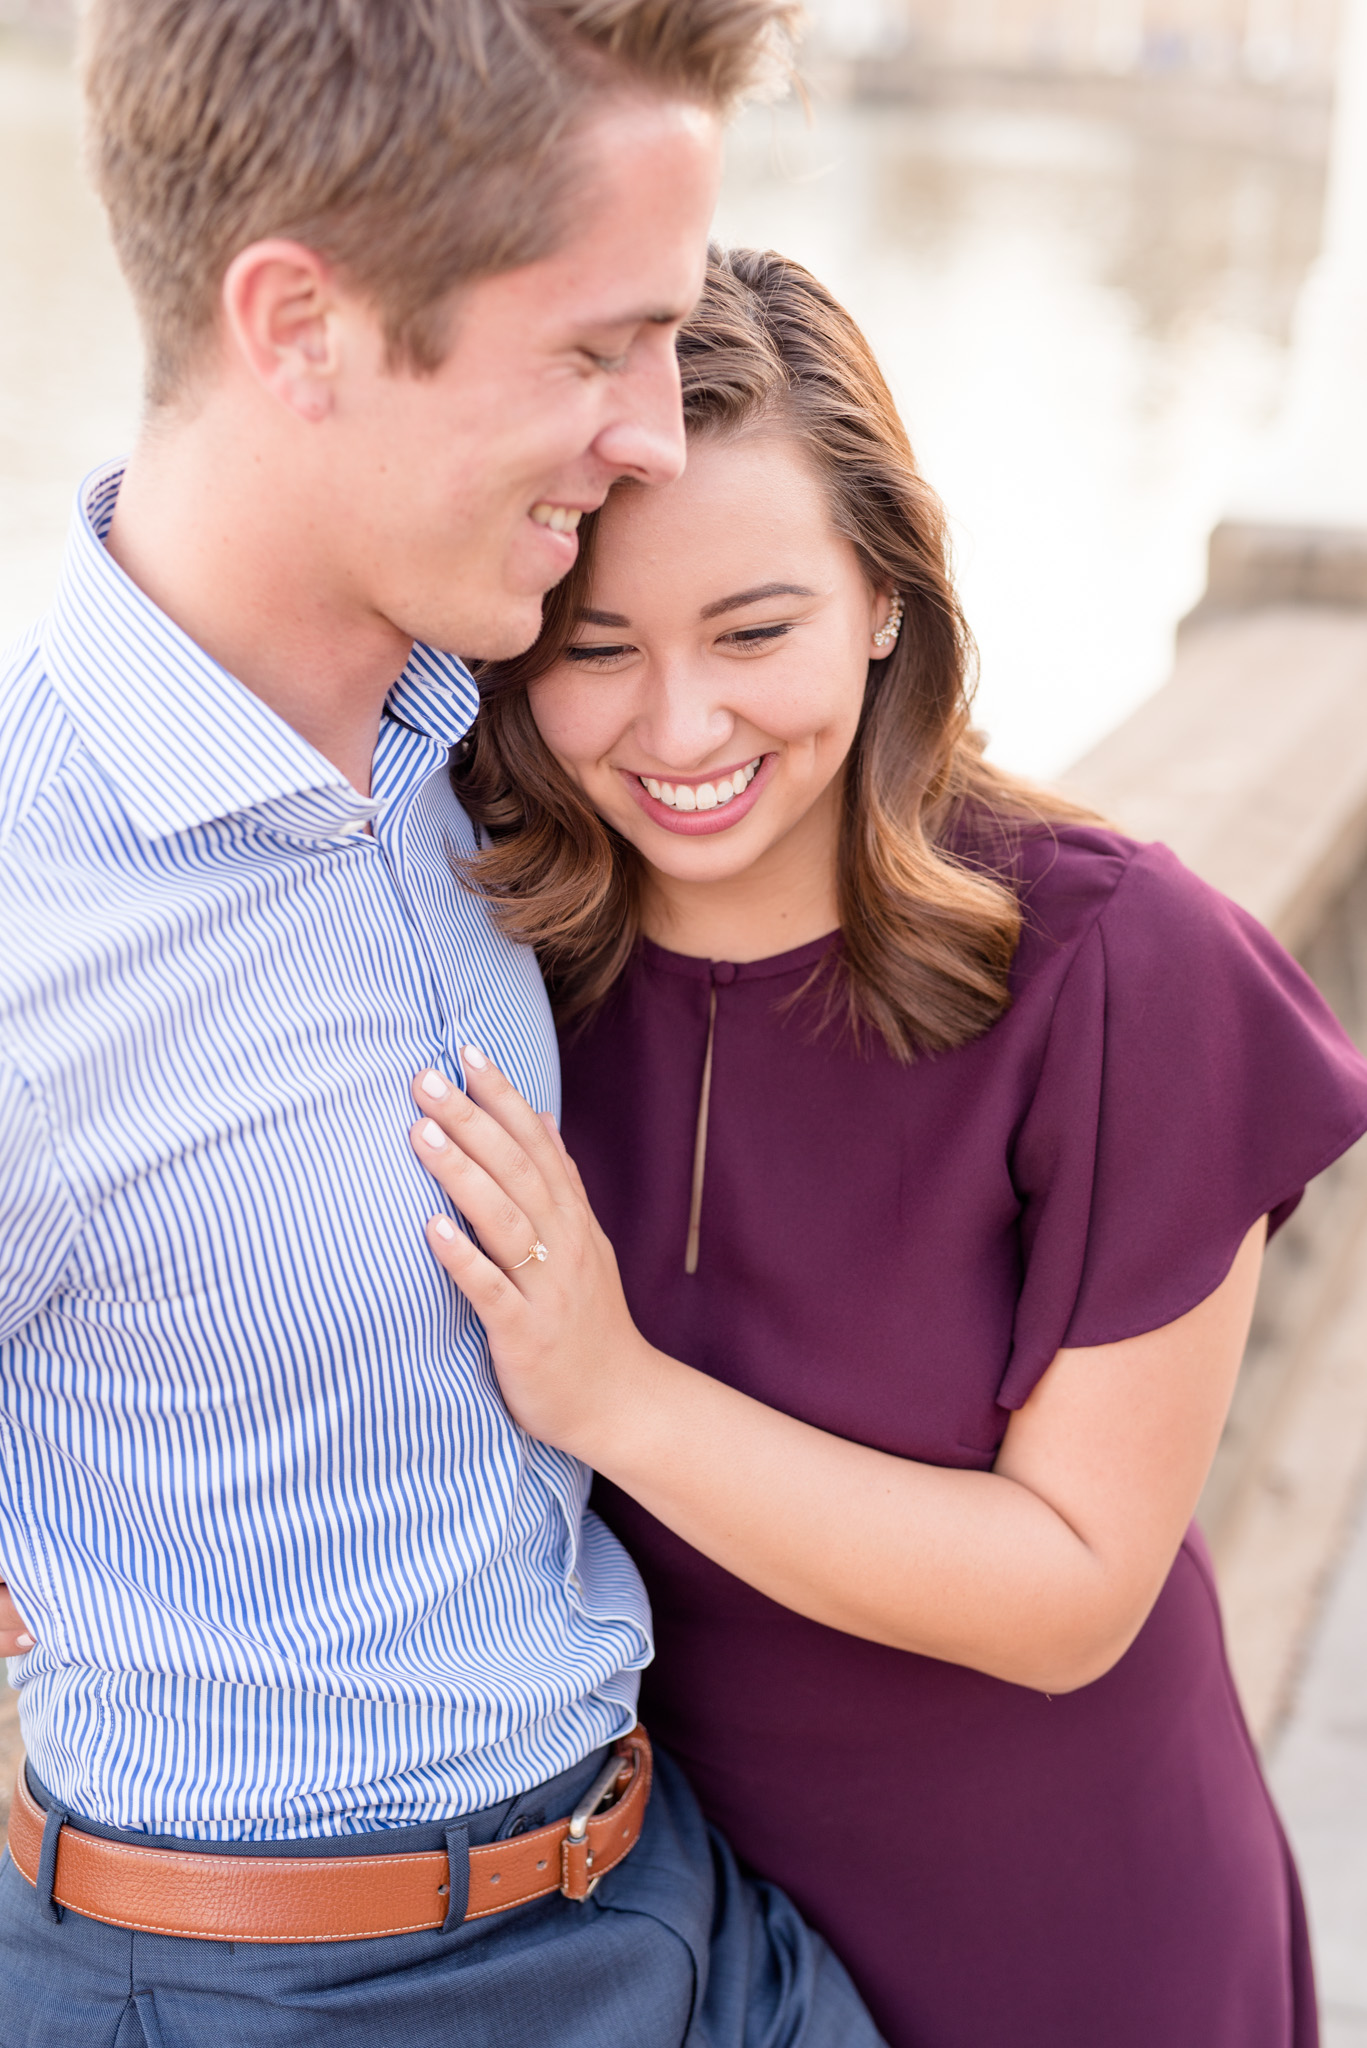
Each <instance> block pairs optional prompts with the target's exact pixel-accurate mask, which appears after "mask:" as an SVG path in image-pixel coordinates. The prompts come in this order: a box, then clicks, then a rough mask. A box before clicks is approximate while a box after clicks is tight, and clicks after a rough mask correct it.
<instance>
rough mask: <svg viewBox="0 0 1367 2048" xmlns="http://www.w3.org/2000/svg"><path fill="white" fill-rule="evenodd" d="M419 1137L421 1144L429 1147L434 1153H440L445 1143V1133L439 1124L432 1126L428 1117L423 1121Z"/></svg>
mask: <svg viewBox="0 0 1367 2048" xmlns="http://www.w3.org/2000/svg"><path fill="white" fill-rule="evenodd" d="M420 1136H421V1138H422V1142H423V1144H424V1145H430V1146H431V1147H432V1150H433V1151H434V1152H440V1150H441V1148H442V1146H443V1145H444V1144H445V1143H446V1133H445V1131H444V1130H443V1129H442V1127H441V1125H440V1124H434V1123H433V1121H432V1119H431V1117H430V1116H429V1117H425V1118H424V1119H423V1123H422V1126H421V1131H420Z"/></svg>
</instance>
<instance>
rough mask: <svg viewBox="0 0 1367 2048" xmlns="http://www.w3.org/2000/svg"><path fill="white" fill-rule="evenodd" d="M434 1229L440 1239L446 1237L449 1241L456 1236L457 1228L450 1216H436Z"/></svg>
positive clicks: (433, 1219)
mask: <svg viewBox="0 0 1367 2048" xmlns="http://www.w3.org/2000/svg"><path fill="white" fill-rule="evenodd" d="M432 1228H433V1230H434V1231H435V1232H436V1234H437V1236H438V1237H444V1238H446V1239H447V1240H448V1241H449V1240H450V1239H451V1238H453V1237H454V1236H455V1234H456V1226H455V1224H454V1223H453V1222H452V1221H451V1218H450V1217H449V1216H434V1217H433V1218H432Z"/></svg>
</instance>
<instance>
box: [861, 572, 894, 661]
mask: <svg viewBox="0 0 1367 2048" xmlns="http://www.w3.org/2000/svg"><path fill="white" fill-rule="evenodd" d="M901 630H902V593H901V592H900V590H876V591H875V592H874V594H873V604H872V607H871V613H870V624H869V660H870V661H886V660H887V658H888V656H889V655H890V654H891V653H892V650H893V648H894V647H895V646H896V645H897V635H898V634H899V633H900V632H901Z"/></svg>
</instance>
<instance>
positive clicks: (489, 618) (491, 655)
mask: <svg viewBox="0 0 1367 2048" xmlns="http://www.w3.org/2000/svg"><path fill="white" fill-rule="evenodd" d="M542 602H543V600H542V598H541V597H540V596H536V597H528V596H523V595H521V594H518V595H509V597H508V600H507V604H506V606H505V607H504V608H503V609H501V610H500V611H499V612H497V613H491V611H490V609H489V607H488V604H487V603H485V604H481V605H480V607H479V609H478V612H476V611H475V609H474V607H473V606H472V607H471V611H470V615H469V617H468V618H465V619H461V618H451V617H447V618H444V619H442V620H441V621H440V622H439V624H438V627H437V630H436V631H434V632H432V633H424V632H415V633H414V635H413V637H414V639H415V640H421V641H424V642H425V643H426V645H427V646H429V647H440V648H441V649H442V650H443V651H444V652H445V653H447V654H455V655H458V656H459V657H460V659H461V660H462V661H511V660H512V659H513V657H514V655H517V654H525V653H526V652H527V649H528V648H529V647H530V646H531V645H532V643H533V642H534V641H535V639H536V636H537V634H538V633H539V632H540V631H541V606H542Z"/></svg>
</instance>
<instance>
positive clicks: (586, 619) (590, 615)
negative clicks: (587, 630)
mask: <svg viewBox="0 0 1367 2048" xmlns="http://www.w3.org/2000/svg"><path fill="white" fill-rule="evenodd" d="M579 618H580V623H581V624H583V625H585V626H629V625H630V624H631V620H630V619H624V618H623V616H622V614H621V613H620V612H590V611H582V612H580V614H579Z"/></svg>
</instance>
